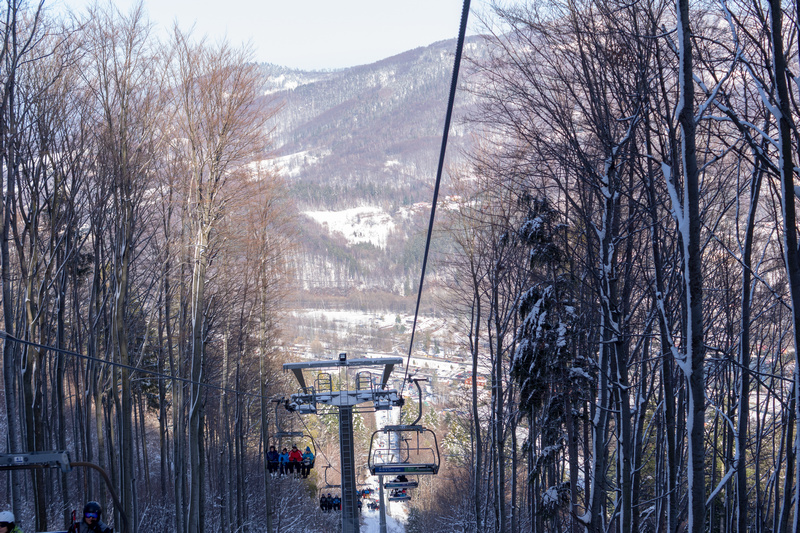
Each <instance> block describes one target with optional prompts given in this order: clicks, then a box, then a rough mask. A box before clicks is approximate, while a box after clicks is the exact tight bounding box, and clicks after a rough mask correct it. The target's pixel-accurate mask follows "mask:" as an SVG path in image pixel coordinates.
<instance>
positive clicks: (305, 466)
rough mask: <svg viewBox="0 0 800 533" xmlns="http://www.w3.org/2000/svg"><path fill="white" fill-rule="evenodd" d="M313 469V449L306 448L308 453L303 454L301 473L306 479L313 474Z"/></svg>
mask: <svg viewBox="0 0 800 533" xmlns="http://www.w3.org/2000/svg"><path fill="white" fill-rule="evenodd" d="M312 468H314V454H313V453H312V452H311V448H310V447H309V446H306V451H305V453H304V454H303V462H302V464H301V465H300V473H301V474H302V475H303V477H304V478H306V477H308V474H310V473H311V469H312Z"/></svg>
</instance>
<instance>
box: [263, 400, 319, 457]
mask: <svg viewBox="0 0 800 533" xmlns="http://www.w3.org/2000/svg"><path fill="white" fill-rule="evenodd" d="M272 401H273V403H275V430H276V431H275V433H273V434H272V435H270V442H271V443H272V445H274V446H275V448H276V451H277V452H278V453H281V451H283V449H284V448H286V449H289V448H290V447H291V446H294V445H296V446H297V448H298V449H299V450H300V451H301V453H302V452H303V451H305V449H306V448H310V449H311V453H313V454H314V459H312V460H311V462H310V464H306V465H305V466H307V467H308V468H309V469H311V468H314V463H315V462H316V457H317V446H316V443H315V442H314V439H313V438H312V437H311V435H309V434H307V433H304V432H302V431H285V430H284V429H283V428H281V425H280V423H279V422H278V420H279V418H278V407H279V406H280V405H284V406H285V405H286V403H287V400H285V399H284V398H275V399H273V400H272Z"/></svg>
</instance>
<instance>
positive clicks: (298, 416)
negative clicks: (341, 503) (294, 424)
mask: <svg viewBox="0 0 800 533" xmlns="http://www.w3.org/2000/svg"><path fill="white" fill-rule="evenodd" d="M295 414H296V415H297V418H299V419H300V423H301V424H303V427H304V428H306V433H307V434H308V438H310V439H311V442H312V443H314V449H316V450H317V451H318V452H319V453H321V454H322V457H324V458H325V461H326V462H327V463H328V466H331V460H330V459H328V456H327V455H325V452H323V451H322V446H319V447H318V446H317V441H315V440H314V435H312V434H311V430H310V429H308V426H307V425H306V422H305V420H303V417H302V416H300V415H299V414H297V413H296V412H295ZM314 459H315V460H316V457H315V458H314ZM331 468H333V466H331ZM333 471H334V472H339V471H338V470H337V469H336V468H333ZM341 474H342V473H341V472H339V475H341Z"/></svg>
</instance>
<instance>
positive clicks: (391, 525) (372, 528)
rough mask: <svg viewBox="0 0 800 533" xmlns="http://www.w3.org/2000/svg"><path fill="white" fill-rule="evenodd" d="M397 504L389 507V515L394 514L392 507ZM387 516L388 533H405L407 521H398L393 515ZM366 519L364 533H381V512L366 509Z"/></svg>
mask: <svg viewBox="0 0 800 533" xmlns="http://www.w3.org/2000/svg"><path fill="white" fill-rule="evenodd" d="M395 505H396V504H395V503H394V502H392V503H391V504H390V505H389V513H391V512H392V507H393V506H395ZM389 513H387V514H386V531H387V533H404V532H405V530H406V526H405V521H404V520H402V519H400V520H398V519H397V518H395V517H394V516H391V514H389ZM362 516H363V517H364V527H362V528H361V532H362V533H380V525H381V523H380V512H379V511H371V510H369V509H365V510H364V511H363V512H362Z"/></svg>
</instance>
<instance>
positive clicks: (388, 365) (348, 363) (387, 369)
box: [283, 357, 403, 390]
mask: <svg viewBox="0 0 800 533" xmlns="http://www.w3.org/2000/svg"><path fill="white" fill-rule="evenodd" d="M402 364H403V358H402V357H366V358H361V359H346V360H344V361H342V360H326V361H302V362H299V363H285V364H284V365H283V370H291V371H292V372H293V373H294V375H295V377H296V378H297V382H298V383H299V384H300V387H301V388H302V389H303V390H307V389H308V387H307V386H306V381H305V378H304V377H303V370H308V369H313V368H330V367H342V366H345V367H354V366H381V365H384V369H383V375H382V376H381V388H382V389H385V388H386V383H387V382H388V381H389V375H391V373H392V370H394V367H395V365H402Z"/></svg>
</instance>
